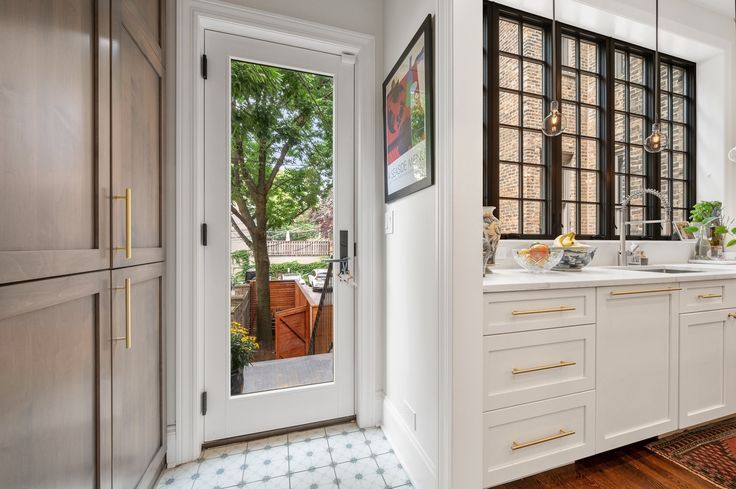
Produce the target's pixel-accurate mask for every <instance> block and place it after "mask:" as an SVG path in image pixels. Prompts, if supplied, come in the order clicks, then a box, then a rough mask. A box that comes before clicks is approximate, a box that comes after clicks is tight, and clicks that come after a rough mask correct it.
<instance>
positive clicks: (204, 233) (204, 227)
mask: <svg viewBox="0 0 736 489" xmlns="http://www.w3.org/2000/svg"><path fill="white" fill-rule="evenodd" d="M202 246H207V223H206V222H203V223H202Z"/></svg>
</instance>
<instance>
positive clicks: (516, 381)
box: [483, 324, 595, 411]
mask: <svg viewBox="0 0 736 489" xmlns="http://www.w3.org/2000/svg"><path fill="white" fill-rule="evenodd" d="M483 348H484V351H485V357H484V359H483V384H484V385H485V400H484V405H483V407H484V410H485V411H491V410H493V409H499V408H504V407H509V406H514V405H517V404H523V403H527V402H534V401H541V400H543V399H549V398H551V397H557V396H563V395H566V394H574V393H576V392H583V391H586V390H590V389H593V388H594V387H595V325H594V324H588V325H585V326H570V327H568V328H551V329H543V330H539V331H525V332H523V333H512V334H501V335H493V336H486V337H485V338H484V339H483Z"/></svg>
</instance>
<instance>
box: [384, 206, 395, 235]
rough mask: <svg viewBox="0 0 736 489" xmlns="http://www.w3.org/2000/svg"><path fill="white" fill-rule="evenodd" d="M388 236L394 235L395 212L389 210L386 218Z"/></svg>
mask: <svg viewBox="0 0 736 489" xmlns="http://www.w3.org/2000/svg"><path fill="white" fill-rule="evenodd" d="M384 225H385V231H386V234H393V233H394V210H393V209H389V210H387V211H386V217H385V221H384Z"/></svg>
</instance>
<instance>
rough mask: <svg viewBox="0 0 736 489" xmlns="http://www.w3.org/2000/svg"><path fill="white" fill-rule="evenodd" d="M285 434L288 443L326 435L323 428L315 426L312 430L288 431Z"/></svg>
mask: <svg viewBox="0 0 736 489" xmlns="http://www.w3.org/2000/svg"><path fill="white" fill-rule="evenodd" d="M287 436H288V439H289V443H298V442H300V441H304V440H314V439H316V438H325V437H326V436H327V435H326V434H325V429H324V428H315V429H313V430H306V431H297V432H294V433H289V434H288V435H287Z"/></svg>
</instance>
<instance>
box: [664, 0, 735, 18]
mask: <svg viewBox="0 0 736 489" xmlns="http://www.w3.org/2000/svg"><path fill="white" fill-rule="evenodd" d="M687 1H688V2H690V3H694V4H696V5H698V6H700V7H703V8H707V9H708V10H712V11H713V12H717V13H719V14H723V15H726V16H728V17H733V16H734V15H736V14H734V7H735V6H734V0H687ZM666 7H667V0H665V1H664V2H660V4H659V8H660V9H661V8H666Z"/></svg>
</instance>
